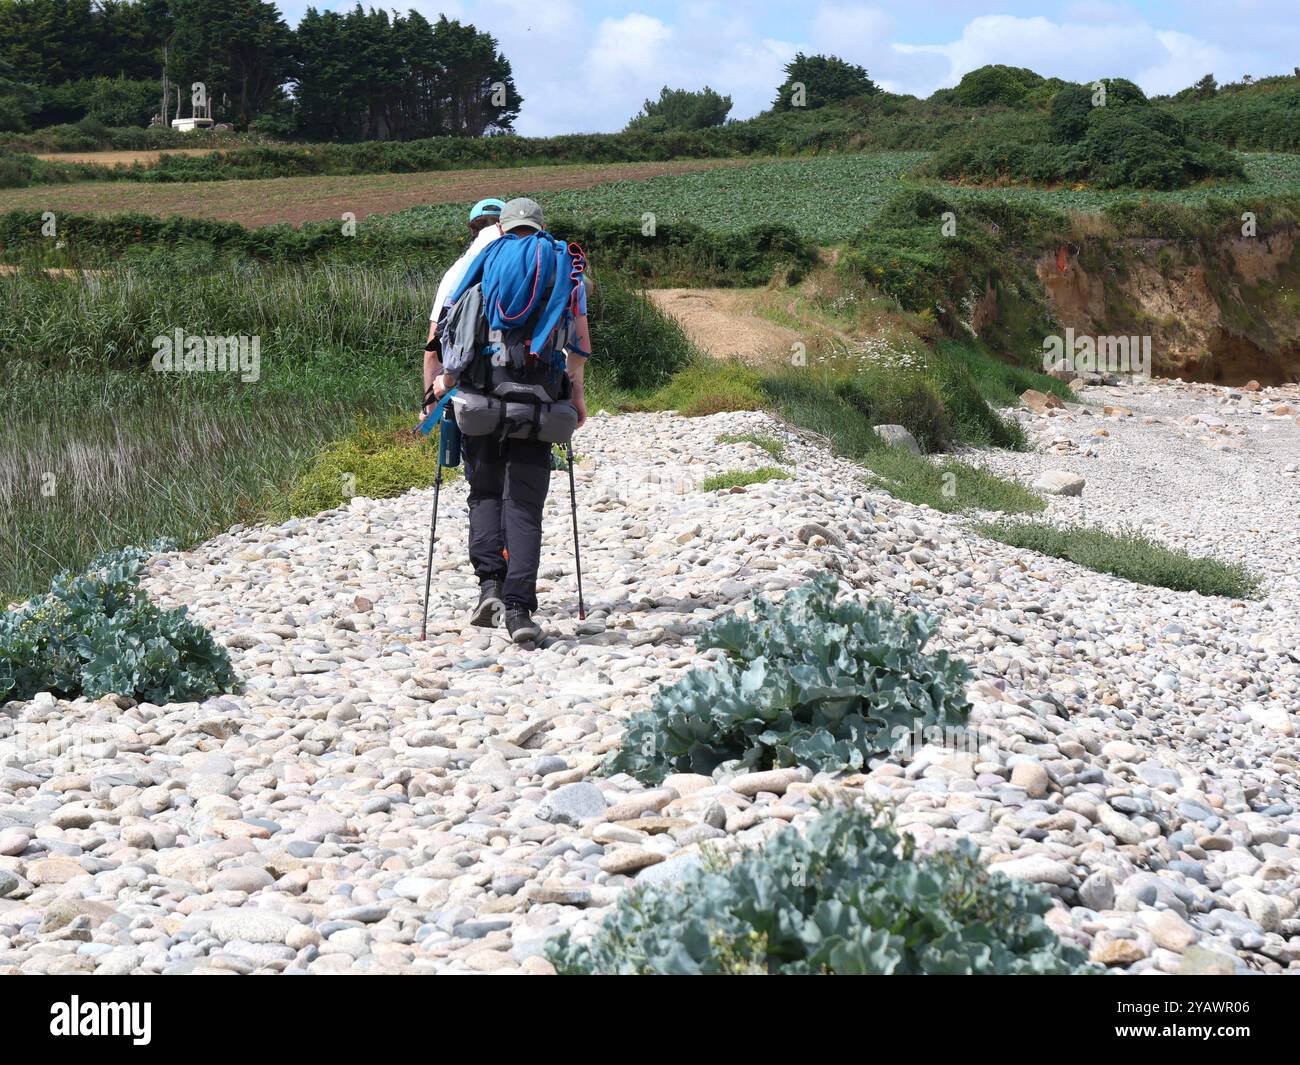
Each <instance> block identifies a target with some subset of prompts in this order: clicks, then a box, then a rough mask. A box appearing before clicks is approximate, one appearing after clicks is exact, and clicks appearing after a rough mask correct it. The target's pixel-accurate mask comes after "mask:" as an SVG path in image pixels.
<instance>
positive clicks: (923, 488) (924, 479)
mask: <svg viewBox="0 0 1300 1065" xmlns="http://www.w3.org/2000/svg"><path fill="white" fill-rule="evenodd" d="M764 387H765V388H766V390H767V392H768V398H769V400H770V402H771V403H772V405H774V406H775V407H776V409H777V410H778V411H779V413H780V414H781V416H782V417H783V418H784V419H785V420H786V421H788V422H789V423H790V424H792V425H796V426H798V427H800V428H802V429H807V430H809V431H811V432H814V433H817V434H819V435H821V436H823V437H825V438H826V439H827V440H829V441H830V445H831V447H832V449H833V450H834V451H835V453H836V454H838V455H843V456H844V457H845V458H849V459H852V460H853V461H855V462H858V463H860V464H861V465H863V466H865V467H866V468H867V469H868V470H869V471H870V473H871V474H872V477H873V479H874V480H875V482H876V483H877V484H879V485H880V486H881V487H882V488H884V489H885V490H886V491H888V492H889V493H890V494H891V495H894V496H896V497H897V498H899V499H904V500H906V501H908V502H909V503H917V504H924V505H925V506H929V507H933V508H934V509H935V510H941V511H945V512H949V513H952V512H956V511H962V510H993V511H1000V512H1002V513H1007V514H1033V513H1037V512H1039V511H1041V510H1043V509H1044V508H1045V507H1046V505H1047V504H1046V503H1045V502H1044V501H1043V500H1042V498H1041V497H1039V496H1037V495H1035V494H1034V493H1033V492H1031V491H1030V490H1029V489H1027V488H1025V487H1024V486H1023V485H1021V484H1018V483H1016V482H1015V481H1009V480H1005V479H1004V478H1001V477H998V476H996V475H994V474H992V473H989V472H987V471H985V470H982V469H978V468H976V467H974V466H970V465H968V464H967V463H964V462H958V461H955V460H947V461H940V462H935V461H933V460H930V459H927V458H925V457H924V456H921V455H913V454H912V453H911V452H910V451H906V450H904V449H902V448H897V447H888V446H886V445H885V444H884V443H883V442H882V441H881V439H880V437H879V436H877V435H876V432H875V429H874V428H873V426H874V424H876V423H875V422H873V420H872V418H871V417H870V415H869V414H867V413H865V412H864V411H863V410H862V409H861V408H860V407H858V406H856V405H854V404H853V403H851V402H849V401H848V400H846V399H844V398H843V397H842V396H840V395H838V394H837V393H836V391H835V389H834V387H833V386H832V385H831V384H830V383H828V382H825V381H818V380H817V379H815V378H813V377H810V376H804V377H800V378H797V379H794V378H792V377H790V376H789V375H782V376H781V377H779V378H778V377H773V378H769V379H768V380H767V381H765V382H764Z"/></svg>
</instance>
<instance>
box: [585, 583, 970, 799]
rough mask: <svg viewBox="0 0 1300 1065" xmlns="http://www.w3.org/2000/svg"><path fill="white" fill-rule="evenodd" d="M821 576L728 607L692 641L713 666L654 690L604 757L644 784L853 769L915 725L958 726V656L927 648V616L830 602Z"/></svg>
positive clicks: (831, 587) (961, 717)
mask: <svg viewBox="0 0 1300 1065" xmlns="http://www.w3.org/2000/svg"><path fill="white" fill-rule="evenodd" d="M837 587H838V585H837V581H836V579H835V577H833V576H832V575H830V574H821V575H819V576H818V577H817V578H815V579H814V580H813V581H812V582H811V583H810V584H807V585H805V586H804V587H802V588H799V589H796V590H794V591H792V592H790V593H789V594H787V595H786V596H785V598H784V599H782V600H781V601H780V602H779V603H772V602H770V601H768V600H765V599H758V600H756V602H755V604H754V611H753V615H752V616H750V617H742V616H740V615H735V614H733V615H729V616H728V617H725V618H722V619H721V620H719V621H717V622H715V623H714V624H713V625H712V627H711V628H709V629H708V630H707V631H705V632H704V633H703V634H702V635H701V636H700V638H699V641H698V642H697V644H696V646H697V648H698V649H700V650H705V649H709V648H720V649H722V650H723V651H724V652H725V655H724V656H723V657H722V658H721V659H720V660H719V661H718V662H717V663H714V664H711V665H709V666H704V667H700V668H697V669H693V670H691V671H690V672H689V673H687V674H686V675H685V676H683V677H682V678H681V679H680V680H678V681H677V682H676V683H674V684H672V685H670V686H668V687H666V688H661V689H660V690H659V691H658V692H656V693H655V696H654V699H653V701H652V703H651V706H650V709H649V710H647V711H643V712H642V713H639V714H636V715H634V716H633V717H632V719H631V720H630V721H629V722H628V727H627V730H626V732H625V733H624V735H623V739H622V742H621V745H620V747H619V749H618V750H617V751H615V752H614V754H613V755H612V756H611V758H610V759H609V760H608V761H607V763H606V769H607V771H608V772H610V773H618V772H624V773H630V774H631V775H632V776H634V777H636V778H637V779H638V780H641V781H643V782H645V783H648V784H654V783H658V782H659V781H661V780H662V779H663V778H664V777H665V776H666V775H667V774H668V773H671V772H691V773H705V774H708V773H712V772H713V770H714V769H716V768H717V767H718V766H720V765H723V764H724V763H727V764H728V768H736V769H742V770H759V769H770V768H774V767H782V766H791V765H806V766H810V767H811V768H813V769H815V770H853V769H860V768H862V766H863V765H865V764H866V761H867V759H868V758H871V757H872V756H874V755H878V754H884V753H886V752H888V751H890V750H892V749H901V747H902V746H903V745H904V744H905V743H906V742H907V736H908V735H909V734H911V733H912V732H913V730H914V728H915V727H916V726H920V728H921V729H922V730H924V729H927V728H930V727H933V726H939V727H945V726H948V727H959V726H961V725H963V724H964V723H965V721H966V718H967V715H968V713H969V711H970V702H969V700H968V699H967V698H966V695H965V684H966V681H967V680H969V678H970V672H969V670H968V669H967V667H966V665H965V663H964V662H962V661H960V660H958V659H954V658H952V657H950V656H949V655H948V654H947V652H945V651H932V652H927V651H926V650H925V645H926V643H927V641H928V640H929V638H930V635H931V633H932V632H933V631H934V627H935V620H934V619H933V618H929V617H925V616H921V615H916V614H898V613H895V611H894V609H893V607H892V606H891V605H890V604H889V603H887V602H885V601H882V600H877V601H872V602H869V603H862V602H859V601H858V600H856V599H851V598H843V599H837V598H836V592H837Z"/></svg>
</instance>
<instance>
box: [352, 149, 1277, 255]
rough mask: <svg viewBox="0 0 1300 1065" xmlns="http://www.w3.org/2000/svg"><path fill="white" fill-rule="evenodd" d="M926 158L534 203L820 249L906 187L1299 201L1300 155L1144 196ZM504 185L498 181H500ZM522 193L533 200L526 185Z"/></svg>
mask: <svg viewBox="0 0 1300 1065" xmlns="http://www.w3.org/2000/svg"><path fill="white" fill-rule="evenodd" d="M926 155H927V153H925V152H880V153H875V154H870V155H825V156H817V157H813V158H801V159H769V160H763V161H761V162H754V163H750V164H749V165H747V166H735V167H726V168H718V169H708V170H694V171H690V172H687V173H680V174H669V175H663V176H660V177H652V178H648V179H640V180H622V181H608V182H605V183H602V184H599V185H595V186H593V187H592V188H589V189H585V190H575V189H558V190H556V191H550V192H537V194H536V199H537V200H538V202H539V203H541V204H542V205H543V206H544V207H545V208H546V209H547V210H548V211H549V212H551V213H552V214H555V215H563V216H564V217H570V218H578V219H583V220H586V221H617V222H633V223H638V224H641V223H642V222H643V220H644V216H645V214H646V213H647V212H650V213H653V214H654V216H655V221H656V222H663V223H673V222H682V221H690V222H695V223H696V224H697V225H700V226H703V227H704V228H705V229H710V230H713V231H716V232H722V233H734V232H738V231H740V230H743V229H746V228H748V227H750V226H753V225H755V224H758V223H762V222H781V223H784V224H786V225H790V226H793V227H794V228H796V229H797V230H799V232H800V233H801V234H802V235H804V236H806V237H808V238H809V239H811V240H813V241H816V242H817V243H821V244H830V243H834V242H836V241H841V240H847V239H849V238H851V237H853V236H854V235H855V234H856V233H859V232H861V230H862V229H863V227H865V226H866V225H868V224H870V222H871V221H872V219H874V218H875V217H876V214H877V212H878V211H879V210H880V208H881V207H882V206H883V204H884V203H885V202H886V201H887V200H888V199H889V196H890V195H891V194H892V193H893V192H895V191H897V190H898V189H899V188H902V187H906V186H908V185H911V186H914V187H925V188H933V189H937V190H941V191H942V192H943V193H944V195H946V196H949V197H950V198H954V199H957V200H961V199H963V198H992V199H999V200H1006V201H1011V202H1017V203H1026V204H1038V205H1042V206H1046V207H1052V208H1055V209H1057V210H1061V211H1071V212H1093V211H1099V210H1101V209H1102V208H1103V207H1105V206H1107V205H1108V204H1111V203H1115V202H1116V201H1118V200H1121V199H1142V200H1150V201H1153V202H1171V203H1178V204H1196V203H1201V202H1204V201H1205V200H1207V199H1209V198H1211V197H1219V196H1222V197H1232V198H1236V197H1243V196H1244V197H1249V196H1252V195H1255V196H1260V197H1264V196H1272V195H1276V194H1278V193H1284V192H1285V193H1292V194H1295V193H1300V156H1297V155H1286V154H1282V153H1259V154H1253V155H1246V156H1245V159H1246V171H1247V175H1248V177H1249V181H1248V182H1245V183H1241V182H1234V183H1222V184H1213V185H1203V186H1198V187H1196V188H1192V189H1179V190H1175V191H1170V192H1159V191H1144V192H1142V193H1133V192H1125V193H1118V192H1106V191H1102V190H1098V189H1087V188H1082V189H1065V188H1062V189H1041V188H1030V187H1017V186H1007V187H999V188H971V187H966V188H961V187H956V186H953V185H949V184H946V183H943V182H933V181H921V180H918V179H915V178H909V177H908V176H907V174H908V173H909V172H910V171H911V170H912V169H913V168H915V167H916V166H917V164H918V163H920V162H921V161H922V160H923V159H924V158H925V157H926ZM501 176H502V175H500V174H499V173H498V175H496V177H497V178H498V179H499V178H500V177H501ZM485 191H486V190H485ZM505 191H506V194H509V193H511V192H514V191H516V190H515V188H514V187H510V188H507V189H506V190H505ZM519 191H522V192H524V193H529V194H531V193H530V192H529V187H528V186H527V185H526V184H523V183H520V187H519ZM461 210H462V205H461V204H450V203H444V204H437V205H433V206H428V207H413V208H410V209H409V210H405V211H401V212H399V213H397V214H394V215H392V216H390V217H389V218H387V219H385V220H384V221H383V222H382V223H379V222H378V220H376V222H377V224H382V225H388V226H392V227H394V229H395V230H398V231H400V230H403V229H406V228H408V227H412V226H416V227H421V228H424V227H427V228H431V229H439V228H444V227H449V226H459V225H460V217H461Z"/></svg>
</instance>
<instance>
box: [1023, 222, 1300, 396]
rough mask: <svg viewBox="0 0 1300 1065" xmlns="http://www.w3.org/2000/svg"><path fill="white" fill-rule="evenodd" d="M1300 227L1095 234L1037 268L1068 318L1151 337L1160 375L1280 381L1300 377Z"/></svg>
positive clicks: (1068, 322) (1042, 259)
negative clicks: (1240, 232) (1225, 236)
mask: <svg viewBox="0 0 1300 1065" xmlns="http://www.w3.org/2000/svg"><path fill="white" fill-rule="evenodd" d="M1297 232H1298V231H1297V227H1296V226H1294V225H1291V226H1287V227H1284V228H1281V229H1278V230H1276V231H1274V232H1271V233H1262V232H1261V233H1260V234H1259V235H1258V236H1255V237H1237V238H1235V239H1231V240H1219V241H1217V242H1214V243H1207V242H1202V241H1174V240H1164V239H1156V238H1142V239H1134V238H1125V239H1115V238H1109V239H1108V238H1106V237H1104V236H1096V237H1089V238H1085V239H1084V240H1083V242H1082V243H1081V244H1080V245H1074V246H1070V247H1068V248H1066V249H1064V251H1062V250H1061V249H1056V250H1053V251H1051V252H1047V253H1045V254H1043V255H1041V256H1039V258H1038V259H1037V260H1036V261H1035V263H1034V267H1035V271H1036V273H1037V275H1038V278H1039V280H1040V281H1041V282H1042V285H1043V288H1044V289H1045V290H1046V293H1047V296H1048V301H1049V303H1050V305H1051V307H1052V310H1053V312H1054V313H1055V315H1056V317H1057V318H1058V319H1059V320H1060V322H1061V324H1062V325H1063V326H1070V327H1073V328H1074V330H1075V332H1076V333H1078V334H1088V335H1094V336H1096V335H1133V336H1150V337H1151V348H1152V361H1153V370H1154V372H1155V373H1156V374H1157V375H1160V376H1168V377H1182V378H1184V379H1186V380H1192V381H1208V382H1214V383H1217V384H1228V385H1239V384H1244V383H1245V382H1247V381H1250V380H1252V379H1254V380H1257V381H1259V382H1260V383H1261V384H1265V385H1268V384H1281V383H1284V382H1291V381H1300V298H1298V297H1297V282H1298V281H1300V254H1298V253H1297V245H1298V243H1300V242H1298V241H1297Z"/></svg>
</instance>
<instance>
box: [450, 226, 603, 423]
mask: <svg viewBox="0 0 1300 1065" xmlns="http://www.w3.org/2000/svg"><path fill="white" fill-rule="evenodd" d="M585 271H586V256H585V255H584V254H583V251H582V249H581V248H579V247H578V246H577V245H576V244H566V243H565V242H564V241H561V240H557V239H556V238H554V237H552V236H550V234H547V233H529V234H527V235H524V236H519V235H515V234H506V235H505V236H503V237H501V238H499V239H497V240H495V241H493V242H492V243H491V244H489V245H488V246H487V247H486V248H484V249H483V251H482V252H480V253H479V255H478V256H477V258H475V260H474V262H473V263H471V264H470V268H469V270H468V271H467V272H466V274H465V277H464V279H463V280H462V281H461V284H460V286H459V287H458V288H457V290H456V291H455V292H454V293H453V294H452V306H451V309H450V310H449V311H448V313H447V315H446V318H445V320H444V324H443V332H442V350H443V365H444V367H445V368H446V370H447V372H449V373H452V374H455V375H457V378H458V380H457V384H458V388H457V392H456V396H455V397H453V400H452V402H453V409H454V410H455V414H456V422H457V425H459V427H460V430H461V432H462V433H464V434H465V435H466V436H487V435H495V436H499V437H502V438H505V437H516V438H525V439H531V440H543V441H547V442H550V443H567V442H568V440H569V439H570V437H571V436H572V435H573V430H574V429H575V428H576V426H577V409H576V408H575V407H574V406H573V404H572V403H570V402H569V397H570V395H571V390H570V385H569V378H568V375H567V374H566V373H565V361H566V353H567V351H569V350H575V351H577V350H579V349H578V348H577V343H576V342H577V330H576V324H577V312H578V308H579V306H580V292H579V289H580V287H581V286H582V284H583V279H584V275H585ZM581 354H584V355H585V354H586V352H581Z"/></svg>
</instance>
